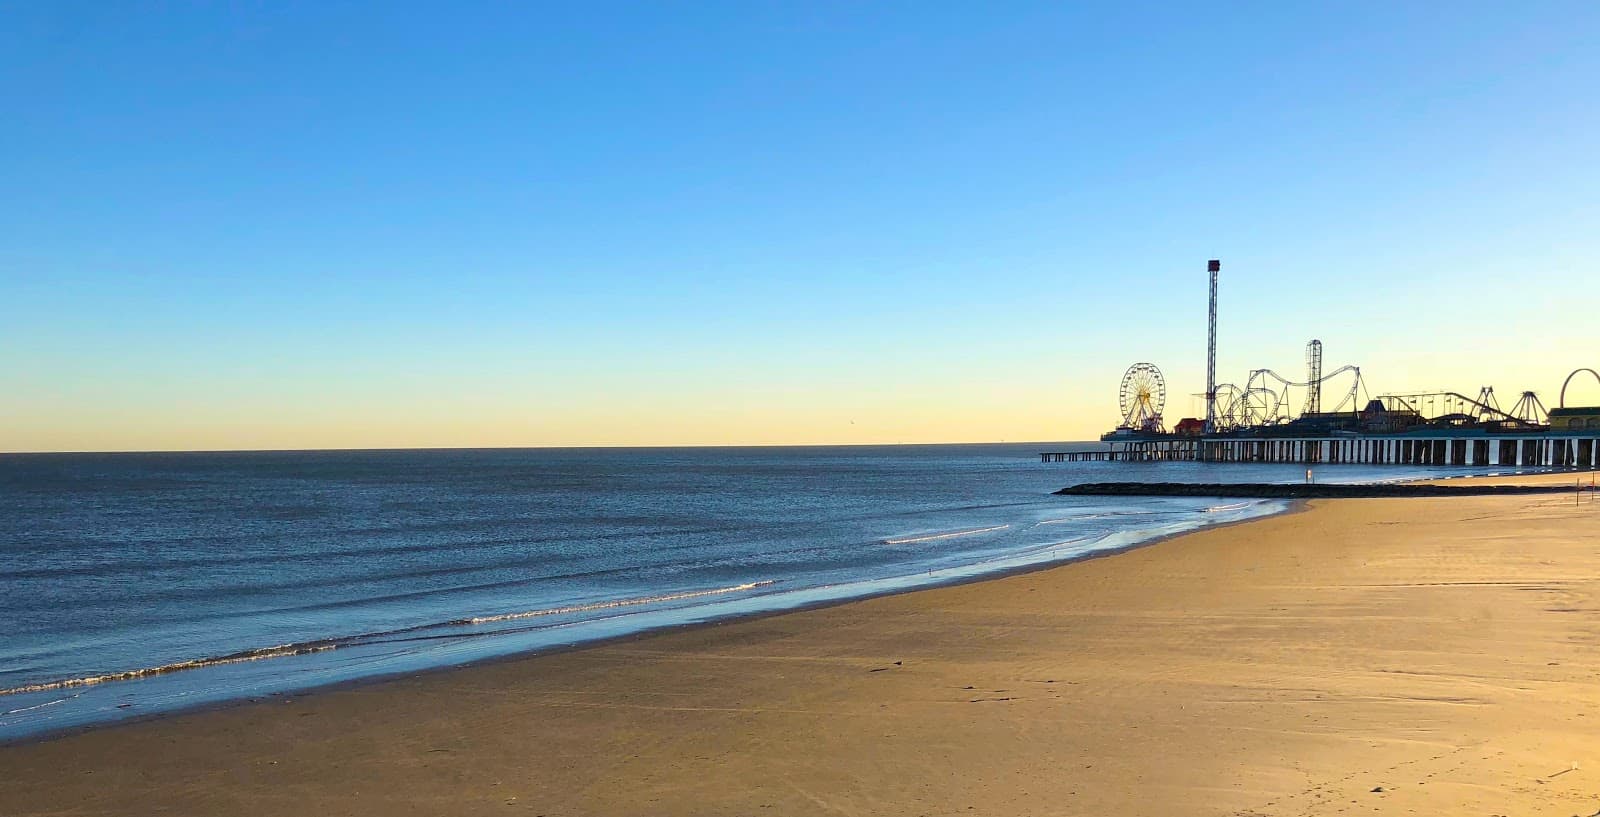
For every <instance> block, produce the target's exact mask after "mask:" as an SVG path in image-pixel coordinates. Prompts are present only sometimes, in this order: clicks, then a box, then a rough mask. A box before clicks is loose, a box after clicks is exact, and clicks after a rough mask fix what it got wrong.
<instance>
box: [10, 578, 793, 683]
mask: <svg viewBox="0 0 1600 817" xmlns="http://www.w3.org/2000/svg"><path fill="white" fill-rule="evenodd" d="M774 584H777V580H776V579H766V580H763V581H758V582H745V583H744V584H736V585H732V586H729V587H716V588H710V589H707V590H686V591H682V592H678V593H662V594H658V595H652V596H639V597H636V598H627V599H614V600H611V601H597V602H593V603H590V604H573V605H567V606H564V607H548V608H543V609H538V610H524V611H522V612H517V613H500V614H496V615H486V616H472V617H469V618H458V619H452V620H450V621H440V622H435V623H432V624H419V625H416V626H413V627H401V628H399V629H394V630H381V631H378V632H371V633H360V634H358V635H351V636H342V637H338V638H321V639H315V640H311V641H301V642H297V643H293V644H278V645H276V646H272V647H259V648H256V649H250V650H240V651H239V652H232V653H227V654H225V655H216V656H211V657H208V658H193V659H189V660H187V661H176V662H173V663H171V664H162V665H160V666H155V667H145V668H143V669H131V670H119V671H115V672H105V673H100V674H98V675H88V676H84V677H81V678H62V679H59V680H54V681H40V682H38V683H32V684H23V685H22V686H16V687H11V688H9V689H0V695H21V694H25V693H29V692H49V691H51V690H58V689H73V688H76V687H87V686H96V685H98V684H107V683H111V682H114V681H132V680H135V679H138V678H149V677H151V676H154V675H166V674H169V673H173V672H183V671H185V670H193V669H202V668H205V667H215V666H221V665H223V664H240V663H244V662H246V661H261V660H264V659H268V658H289V657H292V656H296V655H310V654H312V653H319V652H328V651H330V650H337V649H341V648H345V647H356V646H361V645H364V644H374V643H378V642H379V641H380V640H383V639H387V638H390V637H392V636H397V635H408V634H412V633H418V632H422V631H425V630H437V629H443V628H447V627H472V626H477V625H483V624H493V623H496V622H501V621H516V620H519V619H528V618H540V617H544V616H559V615H570V614H574V613H588V612H595V611H600V610H614V609H616V608H619V607H637V606H641V605H646V604H666V603H669V602H674V601H685V600H688V599H698V598H705V597H707V596H721V595H727V594H729V593H744V592H749V591H751V590H758V589H760V588H763V587H769V586H771V585H774ZM496 634H499V631H489V632H485V633H470V632H469V633H461V634H460V635H462V636H470V635H496ZM435 637H438V636H435ZM63 700H66V699H63ZM50 703H59V701H52V702H50ZM48 705H50V704H49V703H47V704H40V706H48ZM35 708H38V707H25V708H23V709H15V710H11V711H10V712H6V713H4V714H7V715H9V714H13V713H16V712H23V711H26V710H28V709H35Z"/></svg>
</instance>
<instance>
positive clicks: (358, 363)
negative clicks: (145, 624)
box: [0, 0, 1600, 451]
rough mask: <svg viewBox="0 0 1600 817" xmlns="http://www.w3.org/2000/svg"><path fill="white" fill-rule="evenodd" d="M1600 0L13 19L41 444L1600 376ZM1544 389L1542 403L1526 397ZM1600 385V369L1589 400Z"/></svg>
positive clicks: (707, 437) (410, 443)
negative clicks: (1217, 383) (1227, 385)
mask: <svg viewBox="0 0 1600 817" xmlns="http://www.w3.org/2000/svg"><path fill="white" fill-rule="evenodd" d="M1597 39H1600V6H1597V5H1595V4H1593V3H1584V2H1575V3H1490V4H1478V3H1470V2H1469V3H1451V4H1443V3H1391V2H1375V3H1359V2H1347V3H1331V4H1300V3H1277V2H1270V3H1269V2H1263V3H1255V4H1226V3H1224V4H1215V3H1181V4H1158V3H1149V4H1146V3H1095V4H1075V3H1008V2H1000V3H937V2H909V3H854V2H851V3H836V4H835V3H817V2H805V3H798V2H797V3H762V2H733V3H726V4H722V3H709V2H708V3H676V2H659V3H640V4H612V3H598V2H597V3H571V4H556V3H477V2H471V3H408V2H385V3H340V2H307V3H293V2H261V3H245V2H239V3H170V2H164V3H150V4H140V3H131V2H129V3H72V2H54V3H32V2H10V1H9V0H6V1H4V2H0V101H3V107H4V110H5V116H4V124H3V126H0V451H48V450H69V451H78V450H180V449H261V448H373V447H453V446H467V447H476V446H567V445H745V444H811V443H823V444H834V443H839V444H844V443H901V442H904V443H917V442H957V441H1000V440H1008V441H1024V440H1070V439H1091V438H1093V437H1095V436H1097V435H1098V434H1100V433H1101V432H1102V431H1105V430H1107V429H1109V428H1111V427H1112V426H1114V425H1115V424H1116V422H1117V420H1118V409H1117V387H1118V383H1119V381H1120V379H1121V376H1122V373H1123V371H1124V370H1125V369H1126V368H1127V367H1128V366H1129V365H1131V364H1133V363H1136V362H1142V361H1148V362H1152V363H1155V364H1156V365H1158V366H1160V367H1161V369H1162V370H1163V372H1164V373H1165V375H1166V379H1167V383H1168V387H1169V391H1170V397H1169V400H1168V405H1167V412H1166V413H1167V416H1168V418H1169V422H1171V421H1173V420H1175V419H1177V418H1178V417H1181V416H1187V415H1191V414H1196V413H1202V412H1203V402H1202V401H1201V399H1200V398H1199V397H1198V396H1197V395H1198V393H1200V392H1202V391H1203V390H1204V375H1205V342H1206V337H1205V334H1206V323H1205V318H1206V316H1205V310H1206V303H1205V298H1206V272H1205V269H1206V261H1207V260H1208V259H1210V258H1218V259H1221V261H1222V283H1221V318H1220V337H1219V360H1218V366H1219V370H1220V372H1219V379H1222V380H1224V381H1235V382H1238V381H1242V380H1244V379H1245V378H1246V377H1247V376H1248V373H1249V371H1250V370H1252V369H1257V368H1272V369H1275V370H1277V371H1279V372H1283V373H1285V374H1291V375H1293V374H1299V373H1301V372H1303V370H1304V360H1303V355H1304V346H1305V344H1306V342H1307V341H1308V340H1310V339H1311V338H1319V339H1321V340H1322V341H1323V343H1324V345H1325V358H1326V361H1327V363H1326V368H1328V369H1332V368H1334V367H1337V366H1339V365H1343V364H1347V363H1348V364H1356V365H1359V366H1361V368H1362V372H1363V375H1364V378H1365V381H1366V383H1367V388H1368V390H1369V391H1370V393H1372V394H1378V393H1382V392H1402V391H1422V390H1429V389H1450V390H1455V391H1462V392H1467V393H1469V394H1476V393H1477V390H1478V388H1479V387H1480V386H1483V385H1493V386H1494V387H1495V389H1496V392H1497V393H1498V394H1499V395H1501V402H1502V403H1506V404H1509V403H1510V402H1513V401H1514V399H1515V395H1516V394H1518V393H1520V392H1521V391H1522V390H1524V389H1531V390H1536V391H1538V392H1539V394H1540V395H1541V397H1542V398H1544V401H1545V402H1546V404H1548V405H1554V404H1555V402H1556V393H1557V392H1558V391H1559V389H1560V385H1561V382H1562V380H1563V379H1564V378H1565V377H1566V375H1567V373H1568V372H1570V371H1572V370H1573V369H1575V368H1578V367H1580V366H1588V367H1595V368H1600V320H1597V315H1600V287H1597V286H1596V282H1597V280H1600V277H1597V272H1600V203H1597V202H1600V198H1597V196H1596V191H1597V190H1600V162H1597V159H1600V104H1597V97H1596V94H1597V91H1596V89H1597V88H1600V49H1596V48H1594V43H1595V42H1596V41H1597ZM1508 398H1509V399H1508ZM1575 401H1576V402H1586V403H1589V404H1595V403H1600V385H1596V384H1595V383H1594V382H1593V380H1589V381H1577V382H1576V383H1575V385H1574V387H1573V392H1572V394H1571V395H1569V403H1570V402H1575Z"/></svg>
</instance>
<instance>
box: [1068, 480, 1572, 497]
mask: <svg viewBox="0 0 1600 817" xmlns="http://www.w3.org/2000/svg"><path fill="white" fill-rule="evenodd" d="M1583 490H1589V487H1588V486H1584V488H1583ZM1572 491H1573V486H1570V485H1474V484H1471V483H1464V484H1462V485H1423V484H1420V483H1408V482H1402V483H1391V484H1383V485H1331V484H1304V483H1288V484H1275V483H1267V482H1241V483H1220V482H1087V483H1084V484H1082V485H1071V486H1068V487H1066V488H1062V489H1061V490H1059V491H1056V494H1057V495H1060V496H1200V497H1227V498H1243V499H1334V498H1349V499H1375V498H1383V497H1407V496H1497V495H1514V494H1559V493H1572Z"/></svg>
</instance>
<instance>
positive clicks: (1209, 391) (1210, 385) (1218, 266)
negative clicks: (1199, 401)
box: [1206, 258, 1222, 434]
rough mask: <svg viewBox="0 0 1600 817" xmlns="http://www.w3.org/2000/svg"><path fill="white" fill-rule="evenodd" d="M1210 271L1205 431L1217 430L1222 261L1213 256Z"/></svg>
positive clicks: (1208, 264)
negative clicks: (1219, 282) (1218, 337)
mask: <svg viewBox="0 0 1600 817" xmlns="http://www.w3.org/2000/svg"><path fill="white" fill-rule="evenodd" d="M1206 271H1207V272H1210V273H1211V309H1210V312H1209V323H1210V334H1209V336H1208V338H1207V340H1206V433H1207V434H1212V433H1215V432H1216V430H1217V273H1218V272H1221V271H1222V262H1221V261H1218V260H1217V259H1215V258H1213V259H1211V261H1209V262H1207V264H1206Z"/></svg>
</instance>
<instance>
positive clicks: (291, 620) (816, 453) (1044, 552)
mask: <svg viewBox="0 0 1600 817" xmlns="http://www.w3.org/2000/svg"><path fill="white" fill-rule="evenodd" d="M1041 450H1070V449H1069V447H1068V446H1066V445H1065V444H1059V443H1058V444H1038V443H1033V444H1026V445H939V446H891V447H815V448H713V449H706V448H702V449H497V450H434V451H322V452H241V453H169V454H35V455H21V454H10V455H0V740H15V739H18V738H23V737H27V736H30V735H37V734H40V733H44V732H49V731H54V730H60V729H66V728H73V727H80V726H85V725H92V724H97V723H103V722H109V721H114V720H118V719H122V718H126V717H130V716H142V715H150V714H154V713H160V712H167V711H172V710H175V709H179V708H185V707H191V706H195V705H200V704H207V703H215V702H220V701H226V700H231V699H240V698H249V697H255V696H266V695H274V694H284V693H288V692H291V691H296V690H303V689H306V688H309V687H315V686H319V685H325V684H329V683H334V682H339V681H347V680H352V679H357V678H366V677H376V676H381V675H389V674H395V673H404V672H415V671H417V670H420V669H426V668H433V667H441V666H450V665H456V664H461V663H465V662H469V661H474V660H479V659H484V658H489V657H494V656H499V655H508V654H512V653H521V652H537V651H544V650H550V649H557V648H561V647H565V646H569V645H574V644H581V643H584V642H589V641H594V640H597V639H602V638H607V637H613V636H619V635H626V634H629V633H636V632H641V631H644V630H650V629H657V628H662V627H668V626H676V625H683V624H689V623H695V622H703V621H708V620H713V619H718V618H726V617H731V616H739V615H748V614H752V613H758V612H767V611H773V610H781V609H789V608H794V607H798V606H803V605H808V604H816V603H821V602H828V601H835V600H841V599H849V598H857V597H862V596H867V595H872V594H875V593H884V592H890V591H897V590H904V589H910V588H915V587H920V586H928V585H932V584H937V583H942V582H950V581H957V580H962V579H967V578H972V577H977V576H982V575H985V574H993V573H997V572H1001V571H1005V570H1011V569H1017V568H1022V567H1027V566H1031V565H1039V564H1045V563H1051V562H1060V561H1065V560H1070V559H1074V558H1080V557H1083V556H1086V555H1090V554H1094V553H1098V552H1106V551H1111V550H1115V549H1119V548H1126V547H1129V546H1131V545H1134V544H1138V543H1140V542H1143V541H1148V540H1150V539H1152V538H1156V537H1160V536H1163V535H1167V534H1172V533H1178V532H1182V531H1186V530H1192V529H1194V528H1198V527H1201V526H1204V525H1210V524H1217V523H1225V522H1233V521H1238V520H1243V519H1248V518H1252V517H1256V516H1261V515H1264V514H1269V513H1273V512H1276V511H1279V510H1281V509H1283V508H1284V507H1286V506H1285V503H1282V502H1274V501H1239V500H1224V499H1210V500H1208V499H1194V498H1096V497H1059V496H1052V495H1051V492H1052V491H1054V490H1056V489H1057V488H1061V487H1063V486H1066V485H1070V484H1076V483H1081V482H1090V481H1106V480H1161V481H1187V482H1241V481H1252V482H1294V481H1300V480H1303V479H1304V467H1303V466H1294V465H1282V466H1275V465H1239V464H1232V465H1229V464H1201V463H1054V464H1044V463H1040V462H1039V461H1038V456H1037V454H1038V452H1039V451H1041ZM1461 470H1462V469H1450V472H1460V471H1461ZM1426 473H1427V472H1421V471H1419V470H1418V469H1415V468H1410V469H1406V468H1399V467H1369V466H1324V467H1321V468H1319V469H1318V477H1319V479H1320V480H1323V481H1339V482H1363V481H1380V480H1392V479H1399V478H1406V477H1416V476H1420V475H1425V474H1426ZM1439 473H1444V470H1443V469H1441V471H1440V472H1439Z"/></svg>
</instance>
